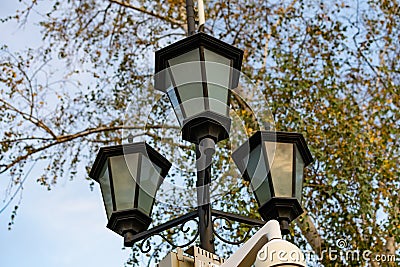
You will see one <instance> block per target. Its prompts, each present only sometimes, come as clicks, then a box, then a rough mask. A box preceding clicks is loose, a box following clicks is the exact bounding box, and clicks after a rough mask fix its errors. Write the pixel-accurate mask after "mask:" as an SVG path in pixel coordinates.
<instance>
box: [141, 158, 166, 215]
mask: <svg viewBox="0 0 400 267" xmlns="http://www.w3.org/2000/svg"><path fill="white" fill-rule="evenodd" d="M160 173H161V168H160V167H158V166H157V165H153V164H152V163H151V161H150V160H149V159H148V158H146V157H144V156H142V161H141V173H140V190H139V209H141V210H142V211H143V212H144V213H145V214H147V215H150V212H151V208H152V205H153V198H154V197H155V195H156V192H157V189H158V184H159V183H160V181H161V176H160Z"/></svg>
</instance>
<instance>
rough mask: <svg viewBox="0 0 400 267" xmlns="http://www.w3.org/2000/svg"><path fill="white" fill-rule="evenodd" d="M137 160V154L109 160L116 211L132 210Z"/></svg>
mask: <svg viewBox="0 0 400 267" xmlns="http://www.w3.org/2000/svg"><path fill="white" fill-rule="evenodd" d="M138 158H139V155H138V154H137V153H135V154H127V155H122V156H117V157H112V158H109V160H110V163H111V166H112V170H111V174H112V178H113V185H114V193H115V198H116V205H117V210H124V209H132V208H133V201H134V199H135V186H136V179H137V177H136V175H137V167H138Z"/></svg>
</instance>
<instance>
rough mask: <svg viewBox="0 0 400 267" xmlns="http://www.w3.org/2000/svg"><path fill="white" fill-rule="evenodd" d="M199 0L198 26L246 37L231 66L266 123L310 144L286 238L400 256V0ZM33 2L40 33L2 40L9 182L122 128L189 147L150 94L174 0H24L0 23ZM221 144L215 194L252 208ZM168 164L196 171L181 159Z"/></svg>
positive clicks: (178, 3)
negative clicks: (201, 20)
mask: <svg viewBox="0 0 400 267" xmlns="http://www.w3.org/2000/svg"><path fill="white" fill-rule="evenodd" d="M205 8H206V24H205V32H206V33H208V34H210V35H212V36H214V37H217V38H219V39H221V40H223V41H225V42H227V43H230V44H232V45H234V46H236V47H238V48H240V49H243V50H244V59H243V66H242V71H243V73H244V74H245V75H246V76H247V77H248V79H249V81H251V82H252V83H253V84H254V86H255V87H257V90H260V92H262V94H263V99H258V100H260V101H264V100H265V102H263V103H264V104H265V105H263V104H261V105H262V106H264V112H265V113H268V112H269V111H270V112H271V114H272V116H273V119H274V122H275V128H276V129H277V130H281V131H296V132H300V133H302V134H303V135H304V136H305V138H306V140H307V142H308V145H309V147H310V149H311V151H312V154H313V156H314V158H315V163H314V164H313V165H312V166H310V167H309V168H307V171H306V176H305V182H304V190H303V201H304V203H303V206H304V209H305V210H306V213H305V214H303V216H302V217H301V218H300V219H298V220H297V223H296V227H295V228H294V230H293V231H292V234H291V239H293V242H295V243H297V244H299V245H302V246H303V248H312V249H313V250H314V251H315V252H316V253H317V254H318V253H319V252H321V251H322V250H324V248H328V247H335V246H336V243H335V242H336V240H337V239H338V237H341V238H345V239H346V240H348V244H349V247H350V248H353V249H359V250H371V251H372V252H373V253H388V254H396V253H397V256H399V255H400V247H399V244H400V206H399V205H400V204H399V203H400V199H399V192H400V180H399V177H400V172H399V165H400V161H399V152H400V151H399V147H400V146H399V143H398V140H399V128H400V123H399V117H400V112H399V106H400V88H399V86H400V45H399V44H400V6H399V3H398V2H397V1H386V0H383V1H336V0H334V1H313V0H282V1H257V0H252V1H249V0H247V1H242V0H235V1H222V0H210V1H205ZM32 13H35V14H39V17H40V19H39V20H40V23H39V25H40V28H41V34H42V40H43V42H42V46H41V47H32V48H31V49H28V50H25V51H12V50H10V49H9V48H8V47H6V46H2V47H1V52H0V68H1V72H0V93H1V97H0V125H1V127H0V152H1V153H0V173H3V174H7V175H8V177H9V179H10V182H11V185H12V186H18V185H19V184H20V183H21V181H22V179H23V177H24V173H26V172H27V171H28V167H29V166H30V165H29V164H30V163H32V162H34V161H43V162H46V165H47V167H46V168H45V169H43V171H42V175H41V176H40V177H37V181H38V183H40V184H41V185H43V186H46V187H48V188H49V189H50V188H51V187H52V186H53V185H54V184H56V183H57V181H58V180H59V179H65V178H66V177H67V178H68V177H71V178H73V179H85V178H88V176H87V173H83V172H82V171H80V169H84V167H85V166H87V167H86V169H87V170H89V169H90V166H91V164H92V163H93V160H94V156H95V152H96V151H97V149H98V148H99V147H100V146H103V145H108V144H119V143H121V142H122V141H123V138H124V136H125V134H126V132H127V131H128V132H132V133H134V134H135V136H137V137H140V136H142V137H145V138H147V140H150V142H152V144H153V145H155V146H157V147H158V149H161V150H162V152H163V153H170V156H173V155H174V153H178V154H179V153H181V154H182V153H183V154H184V155H185V157H184V158H185V160H186V158H193V157H194V151H193V147H191V146H190V145H188V143H183V142H181V141H180V140H179V139H180V134H179V129H178V128H177V127H176V126H174V125H173V124H171V125H160V124H159V123H161V122H163V121H167V122H168V119H166V118H165V117H162V116H163V115H162V114H163V113H162V112H161V111H162V110H163V108H165V105H168V103H167V101H166V99H165V97H162V96H158V97H159V98H160V100H159V102H158V103H159V104H158V105H156V106H154V97H155V95H156V93H155V92H154V90H149V88H151V82H152V75H153V74H154V51H156V50H158V49H160V48H162V47H165V46H166V45H168V44H171V43H173V42H175V41H177V40H179V39H182V38H184V37H185V36H186V15H185V14H186V11H185V1H183V0H168V1H145V0H136V1H133V0H126V1H122V0H121V1H120V0H108V1H107V0H103V1H95V0H80V1H77V0H70V1H52V0H48V1H43V2H41V1H36V0H31V1H29V0H28V1H26V2H25V6H24V7H22V8H20V9H19V10H17V11H16V12H15V13H14V14H10V16H9V17H7V18H2V23H9V22H10V21H16V22H17V23H19V24H20V25H25V24H27V23H30V19H31V16H32ZM132 103H133V104H132ZM160 110H161V111H160ZM149 112H150V114H153V115H152V116H150V117H149V116H148V115H149ZM268 114H269V113H268ZM243 116H244V117H246V113H244V114H243ZM250 132H251V130H250V131H249V132H248V133H250ZM162 135H163V136H166V137H165V138H161V136H162ZM167 143H169V144H174V145H170V146H169V147H168V149H170V152H168V149H165V148H164V149H163V148H162V147H163V145H164V144H167ZM157 144H158V145H157ZM173 147H177V148H176V149H177V150H178V152H176V151H175V150H173ZM230 153H231V151H230V145H229V144H228V142H226V143H223V144H221V145H220V147H219V152H218V154H217V156H216V157H215V161H216V162H215V164H214V171H213V173H214V177H221V176H222V178H216V179H229V181H231V182H232V184H231V185H230V186H227V187H223V188H220V190H219V191H218V192H225V193H226V192H228V193H229V194H221V195H220V196H219V197H216V198H215V199H216V202H215V203H213V204H214V205H216V206H218V207H219V208H220V209H222V210H229V211H233V212H237V213H241V214H247V215H249V216H252V217H258V215H257V212H256V209H257V204H256V202H255V201H254V198H253V197H252V196H251V193H250V192H249V190H248V184H247V183H246V182H244V181H242V180H241V179H240V176H239V174H238V172H237V171H235V170H232V169H233V166H234V165H232V162H231V161H230V159H229V156H230ZM192 163H193V161H192V162H178V163H177V164H182V166H184V167H185V168H193V167H190V166H189V165H190V164H192ZM192 165H193V164H192ZM77 174H80V175H79V176H78V177H77ZM171 175H174V176H179V177H181V178H182V177H184V178H185V179H184V181H185V183H188V184H189V185H193V181H194V180H195V178H194V176H193V175H192V174H191V172H187V173H179V171H175V172H173V174H171ZM170 179H172V180H173V177H172V176H171V177H170ZM220 184H222V183H219V185H220ZM174 201H179V199H171V202H170V203H168V205H164V206H163V205H160V206H159V207H158V208H157V209H156V210H155V214H154V216H155V218H156V220H155V223H157V222H160V221H163V220H165V219H166V217H168V216H174V215H175V214H176V213H175V212H174V205H176V203H175V202H174ZM193 201H194V200H193ZM190 207H191V206H190V205H188V207H187V209H190ZM180 212H182V210H181V211H180ZM244 232H246V229H244V230H243V229H242V230H238V235H239V236H242V237H243V236H244V234H245V233H244ZM171 234H172V233H171ZM165 249H167V246H166V248H164V251H165ZM219 249H220V250H225V251H230V250H232V249H231V248H229V247H228V246H223V245H220V246H219ZM137 251H138V250H137V248H134V249H133V254H132V260H131V261H130V262H129V263H131V264H136V260H135V256H136V255H137ZM217 253H218V251H217ZM155 256H157V255H155ZM361 261H362V259H361ZM315 262H316V264H317V263H318V264H321V265H322V266H337V264H339V265H345V264H348V265H351V266H361V264H360V262H359V261H355V260H347V261H343V260H336V261H331V260H330V259H329V258H328V257H323V258H322V259H321V260H318V259H316V260H315ZM362 264H365V262H363V263H362ZM370 264H371V265H372V266H378V265H379V264H378V263H376V262H371V263H370ZM377 264H378V265H377ZM392 264H393V266H394V265H395V264H396V263H392Z"/></svg>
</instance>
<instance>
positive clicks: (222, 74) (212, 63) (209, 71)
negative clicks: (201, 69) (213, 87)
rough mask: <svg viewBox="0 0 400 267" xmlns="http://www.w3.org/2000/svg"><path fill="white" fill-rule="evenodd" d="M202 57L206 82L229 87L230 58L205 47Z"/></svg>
mask: <svg viewBox="0 0 400 267" xmlns="http://www.w3.org/2000/svg"><path fill="white" fill-rule="evenodd" d="M204 59H205V61H206V64H205V66H206V75H207V82H208V83H209V84H217V85H220V86H223V87H225V88H229V80H230V75H231V68H230V65H231V60H230V59H228V58H226V57H224V56H221V55H218V54H217V53H214V52H212V51H210V50H207V49H204Z"/></svg>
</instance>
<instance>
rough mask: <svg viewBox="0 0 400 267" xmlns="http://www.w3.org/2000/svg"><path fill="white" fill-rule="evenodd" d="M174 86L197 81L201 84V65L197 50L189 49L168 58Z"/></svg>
mask: <svg viewBox="0 0 400 267" xmlns="http://www.w3.org/2000/svg"><path fill="white" fill-rule="evenodd" d="M168 63H169V65H170V67H171V72H172V75H173V81H174V82H175V85H176V86H178V87H179V86H180V85H182V84H187V83H193V82H199V83H200V84H201V81H202V79H201V66H200V54H199V50H198V49H195V50H192V51H189V52H187V53H185V54H183V55H180V56H178V57H176V58H172V59H170V60H168Z"/></svg>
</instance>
